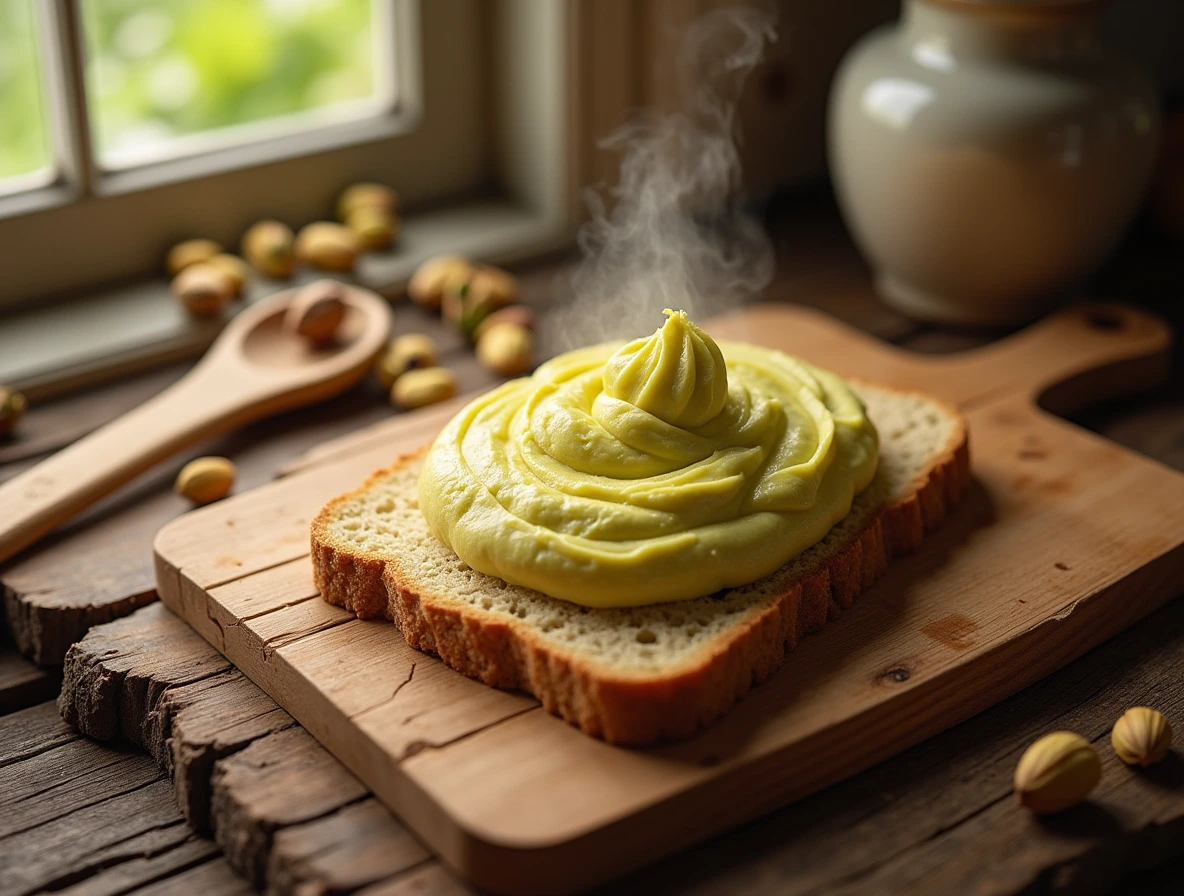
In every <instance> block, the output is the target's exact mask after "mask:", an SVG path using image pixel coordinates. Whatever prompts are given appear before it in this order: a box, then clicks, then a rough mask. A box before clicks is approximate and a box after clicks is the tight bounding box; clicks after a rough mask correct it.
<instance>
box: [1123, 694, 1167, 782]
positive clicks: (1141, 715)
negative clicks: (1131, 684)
mask: <svg viewBox="0 0 1184 896" xmlns="http://www.w3.org/2000/svg"><path fill="white" fill-rule="evenodd" d="M1110 743H1111V744H1112V745H1113V746H1114V752H1115V753H1117V754H1118V758H1119V759H1121V760H1122V761H1123V762H1125V763H1126V764H1127V765H1138V766H1142V767H1144V768H1146V767H1147V766H1149V765H1154V764H1155V763H1157V762H1159V761H1160V760H1161V759H1163V758H1164V757H1165V756H1167V755H1168V750H1170V749H1171V748H1172V726H1171V724H1170V723H1169V722H1168V720H1167V719H1166V718H1165V717H1164V714H1163V713H1161V712H1159V711H1158V710H1155V709H1152V708H1151V707H1149V706H1136V707H1134V708H1132V709H1128V710H1127V711H1126V712H1124V713H1123V714H1122V716H1121V717H1120V718H1119V719H1118V721H1117V722H1115V723H1114V730H1113V731H1111V732H1110Z"/></svg>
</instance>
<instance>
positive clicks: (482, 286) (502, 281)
mask: <svg viewBox="0 0 1184 896" xmlns="http://www.w3.org/2000/svg"><path fill="white" fill-rule="evenodd" d="M464 296H465V298H466V299H467V300H468V302H469V304H470V305H472V306H473V307H475V308H476V307H480V308H485V309H487V311H486V313H490V312H493V311H497V310H498V309H499V308H505V307H506V306H507V305H511V304H513V303H514V302H516V301H517V300H518V281H517V280H516V279H515V278H514V275H513V274H511V273H509V272H508V271H503V270H502V269H501V268H495V267H491V266H489V265H482V266H481V267H479V268H477V269H476V270H475V271H473V275H472V276H471V277H470V278H469V282H468V284H467V285H466V287H465V290H464Z"/></svg>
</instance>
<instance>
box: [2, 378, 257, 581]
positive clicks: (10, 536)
mask: <svg viewBox="0 0 1184 896" xmlns="http://www.w3.org/2000/svg"><path fill="white" fill-rule="evenodd" d="M210 380H211V377H210V376H209V375H208V370H203V367H202V366H201V365H199V366H198V367H197V368H195V369H194V370H193V371H192V372H191V373H189V374H188V375H186V376H185V377H183V378H182V379H181V380H179V381H178V382H176V383H174V384H173V385H172V386H170V387H169V388H168V389H166V390H165V391H163V392H161V393H160V394H159V395H157V396H155V397H154V398H151V399H149V400H148V401H147V402H145V403H144V404H142V405H140V406H139V407H138V408H136V409H135V410H132V411H130V412H128V413H127V414H124V415H123V416H122V417H119V418H117V419H116V420H113V421H112V422H110V423H108V424H106V425H105V426H103V427H101V428H100V429H97V430H95V432H93V433H91V434H90V435H88V436H86V437H85V438H82V439H80V440H79V441H77V442H75V443H74V444H73V445H71V446H70V447H68V448H66V449H64V450H62V451H59V452H58V453H57V454H54V455H53V456H52V457H50V458H48V459H47V460H44V461H42V462H41V463H39V464H37V465H36V466H35V467H33V468H32V469H29V470H26V471H25V472H24V473H21V474H20V475H19V476H16V477H15V478H13V479H11V480H9V481H8V482H6V483H4V484H3V485H0V562H3V561H4V560H7V559H8V558H9V557H11V556H13V555H14V554H16V553H17V552H18V551H20V550H22V549H23V548H25V547H28V546H29V545H30V544H32V543H33V542H35V541H37V539H39V538H41V537H42V536H43V535H45V534H47V533H48V532H50V531H51V530H53V529H55V528H56V527H57V526H59V525H61V524H62V523H64V522H65V521H66V520H68V519H70V518H71V517H72V516H74V515H75V514H76V513H78V512H79V511H81V510H83V509H84V508H86V507H88V506H90V505H91V504H93V503H94V502H95V501H97V500H99V499H100V498H102V497H103V496H105V495H107V494H110V493H111V492H112V491H114V490H115V489H117V488H118V487H119V486H121V485H123V484H124V483H126V482H128V481H129V480H131V479H132V478H134V477H135V476H137V475H138V474H139V473H142V472H144V471H145V470H147V469H148V468H149V467H151V466H153V465H154V464H156V463H158V462H159V461H161V460H163V459H164V458H166V457H168V456H169V455H170V454H173V453H174V452H176V451H179V450H180V449H181V448H183V447H185V446H186V445H191V444H193V443H194V442H196V441H199V440H201V439H203V438H207V437H209V436H212V435H215V434H217V433H218V432H221V431H224V430H226V429H228V428H230V427H231V426H233V425H235V424H236V423H239V422H241V418H240V417H238V416H237V415H236V414H235V411H237V410H242V409H243V405H244V404H245V402H244V401H243V400H242V399H241V398H236V397H235V391H234V390H232V389H227V388H226V385H227V384H225V383H222V384H220V385H221V386H222V388H220V389H218V388H211V386H212V385H214V384H213V383H211V381H210Z"/></svg>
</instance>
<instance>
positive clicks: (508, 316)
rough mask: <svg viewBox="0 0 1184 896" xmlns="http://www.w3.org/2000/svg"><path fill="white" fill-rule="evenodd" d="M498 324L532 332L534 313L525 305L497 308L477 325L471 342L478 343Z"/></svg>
mask: <svg viewBox="0 0 1184 896" xmlns="http://www.w3.org/2000/svg"><path fill="white" fill-rule="evenodd" d="M498 324H517V325H518V326H520V327H526V329H528V330H534V312H533V311H531V310H530V308H528V307H527V306H526V305H507V306H506V307H505V308H499V309H498V310H497V311H494V312H493V313H491V314H489V315H488V316H487V317H486V318H485V319H484V320H482V321H481V323H479V324H477V328H476V329H475V330H474V331H473V341H474V342H480V341H481V337H482V336H484V335H485V334H486V333H487V332H488V331H489V330H490V329H491V328H492V327H495V326H497V325H498Z"/></svg>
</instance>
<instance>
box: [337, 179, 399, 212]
mask: <svg viewBox="0 0 1184 896" xmlns="http://www.w3.org/2000/svg"><path fill="white" fill-rule="evenodd" d="M362 208H369V209H378V210H380V211H383V212H386V213H387V214H389V215H394V214H395V212H397V211H398V210H399V194H398V193H396V192H395V191H394V190H392V189H391V188H390V187H388V186H386V184H379V183H373V182H371V183H360V184H353V185H352V186H349V187H346V188H345V191H344V192H342V194H341V196H340V197H339V198H338V200H337V217H338V218H339V219H340V220H342V221H348V220H349V219H350V216H351V215H353V213H354V212H356V211H357V210H358V209H362Z"/></svg>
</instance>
